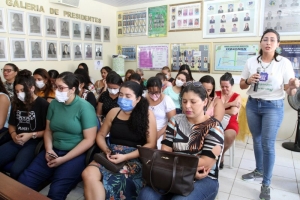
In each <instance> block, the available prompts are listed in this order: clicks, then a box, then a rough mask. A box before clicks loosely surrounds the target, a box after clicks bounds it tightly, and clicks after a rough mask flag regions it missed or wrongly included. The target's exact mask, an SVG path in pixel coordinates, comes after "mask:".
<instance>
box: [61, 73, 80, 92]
mask: <svg viewBox="0 0 300 200" xmlns="http://www.w3.org/2000/svg"><path fill="white" fill-rule="evenodd" d="M59 78H60V79H61V80H62V81H63V82H64V83H65V84H66V85H67V86H68V87H69V89H73V87H75V94H76V95H78V94H79V89H78V86H79V81H78V79H77V78H76V75H75V74H73V73H72V72H63V73H61V74H59V75H58V77H57V79H59Z"/></svg>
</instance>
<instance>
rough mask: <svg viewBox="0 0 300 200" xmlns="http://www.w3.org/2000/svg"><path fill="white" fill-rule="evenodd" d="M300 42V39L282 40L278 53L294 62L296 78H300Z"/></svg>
mask: <svg viewBox="0 0 300 200" xmlns="http://www.w3.org/2000/svg"><path fill="white" fill-rule="evenodd" d="M299 49H300V42H299V41H281V42H280V46H279V48H277V50H276V51H277V53H279V54H280V55H281V56H284V57H286V58H287V59H289V60H290V61H291V63H292V67H293V70H294V73H295V77H296V78H300V52H299Z"/></svg>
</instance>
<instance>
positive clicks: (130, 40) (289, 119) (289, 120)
mask: <svg viewBox="0 0 300 200" xmlns="http://www.w3.org/2000/svg"><path fill="white" fill-rule="evenodd" d="M184 2H191V1H190V0H166V1H159V2H152V3H147V4H138V5H135V6H126V7H119V8H118V10H130V9H137V8H145V7H152V6H161V5H169V4H177V3H184ZM203 18H205V16H203ZM202 21H203V19H202ZM257 26H258V27H259V24H257ZM259 40H260V37H259V36H257V37H241V38H217V39H203V35H202V31H181V32H168V36H167V37H161V38H148V37H147V36H139V37H122V38H118V44H119V45H141V44H166V43H168V44H172V43H193V42H198V43H199V42H205V43H207V42H209V43H214V42H235V43H238V42H241V41H254V42H259ZM281 40H300V36H282V37H281ZM211 59H213V58H211ZM125 65H126V70H127V69H136V66H137V63H136V62H125ZM144 73H145V78H149V77H151V76H154V75H155V74H156V73H157V71H145V72H144ZM206 74H207V73H200V72H199V73H196V72H193V77H194V79H195V80H199V79H200V78H201V77H202V76H203V75H206ZM175 75H176V72H172V76H173V77H174V76H175ZM210 75H211V76H213V77H214V78H215V80H216V83H219V79H220V77H221V75H222V74H210ZM217 89H220V87H219V85H218V84H217ZM233 90H234V91H235V92H237V93H240V94H241V95H242V97H244V98H246V97H247V95H246V91H245V90H243V91H242V90H241V89H240V88H239V85H238V84H237V85H235V86H234V88H233ZM296 118H297V112H296V111H294V110H293V109H291V108H290V106H289V105H288V103H287V101H285V117H284V120H283V124H282V126H281V128H280V130H279V135H278V138H281V139H285V138H287V137H288V136H290V135H291V133H292V132H293V131H294V127H295V124H296Z"/></svg>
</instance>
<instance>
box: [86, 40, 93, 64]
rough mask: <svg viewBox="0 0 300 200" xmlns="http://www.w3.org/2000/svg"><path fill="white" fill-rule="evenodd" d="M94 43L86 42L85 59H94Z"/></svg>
mask: <svg viewBox="0 0 300 200" xmlns="http://www.w3.org/2000/svg"><path fill="white" fill-rule="evenodd" d="M92 46H93V45H92V43H84V52H85V53H84V55H85V57H84V59H86V60H92V59H93V49H92Z"/></svg>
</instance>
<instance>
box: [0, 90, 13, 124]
mask: <svg viewBox="0 0 300 200" xmlns="http://www.w3.org/2000/svg"><path fill="white" fill-rule="evenodd" d="M1 94H4V95H5V96H6V97H7V98H8V100H9V102H10V98H9V96H8V95H7V94H5V93H3V92H0V95H1ZM10 109H11V103H10V104H9V108H8V111H7V117H6V120H5V124H4V127H5V128H8V119H9V116H10Z"/></svg>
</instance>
